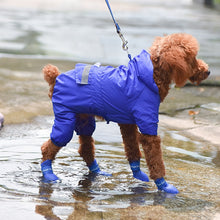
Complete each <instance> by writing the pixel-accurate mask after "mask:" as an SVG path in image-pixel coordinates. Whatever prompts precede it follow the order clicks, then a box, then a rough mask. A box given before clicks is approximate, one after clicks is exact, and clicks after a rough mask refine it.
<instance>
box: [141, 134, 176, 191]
mask: <svg viewBox="0 0 220 220" xmlns="http://www.w3.org/2000/svg"><path fill="white" fill-rule="evenodd" d="M140 142H141V144H142V147H143V150H144V154H145V159H146V162H147V165H148V168H149V171H150V177H151V178H152V179H153V180H154V182H155V183H156V185H157V188H158V189H159V190H162V191H165V192H167V193H173V194H176V193H178V190H177V189H176V188H175V187H174V186H173V185H171V184H169V183H167V182H166V181H165V179H164V176H165V166H164V162H163V157H162V150H161V144H160V143H161V140H160V137H159V136H157V135H146V134H145V135H144V134H141V136H140Z"/></svg>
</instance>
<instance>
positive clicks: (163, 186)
mask: <svg viewBox="0 0 220 220" xmlns="http://www.w3.org/2000/svg"><path fill="white" fill-rule="evenodd" d="M154 182H155V184H156V185H157V188H158V189H159V190H161V191H164V192H166V193H172V194H177V193H179V191H178V190H177V188H176V187H175V186H173V185H171V184H169V183H167V182H166V180H165V179H164V178H163V177H162V178H158V179H156V180H155V181H154Z"/></svg>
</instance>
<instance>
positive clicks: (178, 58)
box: [150, 33, 209, 102]
mask: <svg viewBox="0 0 220 220" xmlns="http://www.w3.org/2000/svg"><path fill="white" fill-rule="evenodd" d="M198 49H199V45H198V42H197V40H196V39H195V38H194V37H193V36H191V35H189V34H183V33H178V34H171V35H167V36H164V37H157V38H156V39H155V41H154V42H153V44H152V46H151V47H150V54H151V60H152V63H153V66H154V75H153V77H154V81H155V83H156V84H157V86H158V88H159V94H160V98H161V102H162V101H163V100H164V98H165V97H166V96H167V94H168V91H169V85H170V84H171V83H172V81H173V82H174V83H175V84H176V86H178V87H182V86H184V85H185V83H186V81H187V80H191V81H192V82H194V81H196V82H197V84H199V83H200V82H201V81H202V80H204V79H206V78H207V77H208V75H209V71H208V65H207V64H206V63H205V62H204V61H202V60H198V59H196V55H197V52H198Z"/></svg>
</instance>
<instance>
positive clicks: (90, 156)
mask: <svg viewBox="0 0 220 220" xmlns="http://www.w3.org/2000/svg"><path fill="white" fill-rule="evenodd" d="M94 130H95V118H94V116H92V115H86V114H78V115H76V128H75V131H76V133H77V134H78V135H79V144H80V146H79V154H80V156H81V157H82V158H83V160H84V161H85V162H86V165H87V166H88V168H89V170H90V171H91V172H92V173H96V174H101V175H105V176H111V174H108V173H106V172H103V171H101V170H100V168H99V165H98V163H97V161H96V159H95V145H94V140H93V138H92V134H93V132H94Z"/></svg>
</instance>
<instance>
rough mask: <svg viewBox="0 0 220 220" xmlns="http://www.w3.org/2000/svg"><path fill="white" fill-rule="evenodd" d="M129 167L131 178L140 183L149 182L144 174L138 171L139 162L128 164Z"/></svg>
mask: <svg viewBox="0 0 220 220" xmlns="http://www.w3.org/2000/svg"><path fill="white" fill-rule="evenodd" d="M129 164H130V167H131V170H132V172H133V177H134V178H136V179H139V180H141V181H145V182H149V178H148V176H147V174H146V173H144V172H142V171H141V169H140V160H138V161H134V162H130V163H129Z"/></svg>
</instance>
